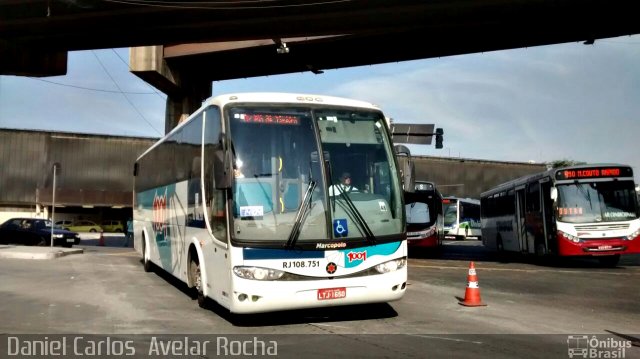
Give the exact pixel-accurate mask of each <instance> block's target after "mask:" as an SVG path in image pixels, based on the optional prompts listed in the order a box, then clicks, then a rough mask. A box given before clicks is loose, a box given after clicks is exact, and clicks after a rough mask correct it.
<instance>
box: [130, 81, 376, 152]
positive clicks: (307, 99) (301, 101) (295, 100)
mask: <svg viewBox="0 0 640 359" xmlns="http://www.w3.org/2000/svg"><path fill="white" fill-rule="evenodd" d="M231 103H253V104H257V103H265V104H272V103H281V104H293V105H325V106H327V105H328V106H343V107H354V108H364V109H369V110H378V111H380V108H379V107H378V106H376V105H374V104H373V103H370V102H366V101H360V100H353V99H349V98H343V97H334V96H325V95H313V94H299V93H285V92H246V93H229V94H222V95H217V96H212V97H209V98H208V99H206V100H204V101H202V105H201V106H200V108H198V109H197V110H196V111H194V112H193V113H191V114H190V115H189V117H188V118H187V119H186V120H184V121H182V122H180V123H179V124H178V125H177V126H176V127H174V128H173V129H172V130H171V132H169V133H167V134H165V135H164V136H163V137H162V138H161V139H159V140H158V141H157V142H156V143H154V144H153V145H152V146H151V147H149V148H148V149H147V150H146V151H145V152H143V153H142V154H141V155H140V156H138V158H137V159H136V161H137V160H139V159H140V158H142V157H144V156H145V155H146V154H147V153H149V152H151V151H152V150H153V149H154V148H155V147H157V146H158V145H159V144H160V143H162V142H163V141H164V140H165V139H166V138H167V137H169V136H170V135H171V134H172V133H173V132H175V131H177V130H178V129H179V128H180V127H182V126H184V125H185V124H186V123H188V122H189V121H190V120H191V119H192V118H193V117H195V115H197V114H199V113H200V112H202V111H203V110H204V109H205V108H206V107H208V106H211V105H215V106H219V107H224V106H226V105H228V104H231Z"/></svg>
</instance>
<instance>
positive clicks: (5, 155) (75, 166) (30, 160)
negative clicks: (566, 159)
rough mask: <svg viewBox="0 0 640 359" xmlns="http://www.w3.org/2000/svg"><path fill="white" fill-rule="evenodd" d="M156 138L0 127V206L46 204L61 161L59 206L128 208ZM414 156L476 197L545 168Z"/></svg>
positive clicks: (442, 182) (445, 189) (447, 186)
mask: <svg viewBox="0 0 640 359" xmlns="http://www.w3.org/2000/svg"><path fill="white" fill-rule="evenodd" d="M155 141H156V140H155V139H148V138H129V137H112V136H99V135H83V134H68V133H57V132H35V131H21V130H0V204H3V205H34V204H35V203H36V202H37V203H40V204H45V205H46V204H50V203H51V194H52V185H53V181H52V179H53V171H52V168H53V167H52V166H53V163H55V162H59V163H60V165H61V167H62V171H61V173H58V176H57V179H56V188H57V189H56V203H57V204H64V205H71V206H74V205H76V206H77V205H96V206H101V205H102V206H114V205H124V206H130V205H131V203H132V189H133V163H134V162H135V159H136V158H137V157H138V156H139V155H140V154H141V153H142V152H144V151H145V150H146V149H147V148H149V147H150V146H151V145H152V144H153V143H154V142H155ZM413 159H414V161H415V167H416V178H417V179H419V180H425V181H431V182H434V183H435V184H436V185H437V186H438V189H439V190H440V192H442V193H443V194H445V195H454V196H458V197H471V198H479V197H480V193H482V192H483V191H486V190H487V189H489V188H491V187H493V186H495V185H497V184H500V183H503V182H506V181H508V180H511V179H514V178H517V177H520V176H524V175H527V174H531V173H537V172H542V171H544V170H545V169H546V168H545V166H544V165H542V164H528V163H519V162H496V161H483V160H472V159H460V158H446V157H430V156H416V157H413ZM400 160H401V161H402V160H403V159H402V158H401V159H400ZM36 193H37V194H36ZM36 196H37V199H36Z"/></svg>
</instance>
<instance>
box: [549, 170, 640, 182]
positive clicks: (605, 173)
mask: <svg viewBox="0 0 640 359" xmlns="http://www.w3.org/2000/svg"><path fill="white" fill-rule="evenodd" d="M615 177H633V171H632V170H631V168H630V167H593V168H579V169H578V168H576V169H566V170H560V171H558V172H556V179H557V180H571V179H585V178H615Z"/></svg>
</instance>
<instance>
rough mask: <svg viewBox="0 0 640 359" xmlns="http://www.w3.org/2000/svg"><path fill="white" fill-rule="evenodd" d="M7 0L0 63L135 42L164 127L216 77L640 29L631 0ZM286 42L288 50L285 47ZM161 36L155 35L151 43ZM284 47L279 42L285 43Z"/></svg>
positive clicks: (10, 69)
mask: <svg viewBox="0 0 640 359" xmlns="http://www.w3.org/2000/svg"><path fill="white" fill-rule="evenodd" d="M256 4H257V3H255V2H250V1H233V2H216V1H204V0H203V1H193V2H188V3H184V2H182V3H181V2H177V1H142V0H117V1H116V0H4V1H0V74H4V75H7V74H9V75H25V76H52V75H61V74H64V73H65V72H66V61H67V58H66V57H67V55H66V54H67V51H73V50H86V49H96V48H112V47H127V46H132V47H138V46H152V47H145V48H141V49H137V50H134V51H132V56H131V67H132V71H133V72H134V73H136V74H137V75H138V76H140V77H142V78H143V79H145V80H146V81H148V82H149V83H151V84H153V85H154V86H156V87H157V88H159V89H160V90H162V91H163V92H165V93H167V94H168V95H169V99H168V101H167V123H166V129H167V130H169V129H171V128H173V126H174V125H175V123H177V121H178V119H179V118H180V117H181V116H182V115H184V114H187V113H190V112H192V111H193V110H194V109H195V108H197V107H198V106H199V104H200V102H201V100H202V99H204V98H206V97H208V96H209V95H210V94H211V82H212V81H216V80H224V79H233V78H242V77H252V76H262V75H272V74H282V73H290V72H300V71H313V72H315V73H321V71H322V70H324V69H333V68H342V67H350V66H358V65H367V64H378V63H385V62H395V61H405V60H413V59H421V58H431V57H440V56H449V55H456V54H465V53H474V52H483V51H493V50H501V49H510V48H518V47H528V46H538V45H546V44H554V43H562V42H572V41H585V42H586V43H591V42H593V41H594V40H596V39H599V38H607V37H615V36H621V35H631V34H636V33H640V21H637V14H638V13H640V2H637V1H623V0H519V1H513V0H404V1H387V0H368V1H367V0H321V1H317V0H316V1H310V0H273V1H268V2H260V5H256ZM283 43H286V49H288V51H286V50H285V49H284V47H283ZM154 45H155V46H154ZM278 48H280V49H281V51H277V49H278Z"/></svg>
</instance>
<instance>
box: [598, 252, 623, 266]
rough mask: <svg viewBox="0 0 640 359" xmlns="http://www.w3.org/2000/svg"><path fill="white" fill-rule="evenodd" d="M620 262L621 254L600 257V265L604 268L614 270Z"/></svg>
mask: <svg viewBox="0 0 640 359" xmlns="http://www.w3.org/2000/svg"><path fill="white" fill-rule="evenodd" d="M619 261H620V255H619V254H616V255H613V256H604V257H598V262H600V265H601V266H603V267H609V268H613V267H615V266H617V265H618V262H619Z"/></svg>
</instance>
